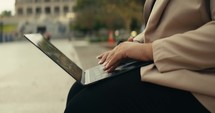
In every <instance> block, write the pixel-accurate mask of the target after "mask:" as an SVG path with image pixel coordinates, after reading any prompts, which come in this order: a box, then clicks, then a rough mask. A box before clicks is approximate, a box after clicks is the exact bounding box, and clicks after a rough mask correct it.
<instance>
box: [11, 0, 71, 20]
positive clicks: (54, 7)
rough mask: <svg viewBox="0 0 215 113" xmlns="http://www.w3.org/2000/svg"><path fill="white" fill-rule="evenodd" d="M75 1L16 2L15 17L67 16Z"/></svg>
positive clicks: (41, 0)
mask: <svg viewBox="0 0 215 113" xmlns="http://www.w3.org/2000/svg"><path fill="white" fill-rule="evenodd" d="M74 4H75V0H16V3H15V10H16V11H15V12H16V16H34V17H38V16H40V15H47V16H55V17H58V16H67V15H68V13H72V12H73V6H74Z"/></svg>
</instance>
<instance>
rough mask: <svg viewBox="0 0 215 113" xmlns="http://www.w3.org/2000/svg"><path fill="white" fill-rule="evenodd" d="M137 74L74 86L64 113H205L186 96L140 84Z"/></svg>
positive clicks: (195, 101)
mask: <svg viewBox="0 0 215 113" xmlns="http://www.w3.org/2000/svg"><path fill="white" fill-rule="evenodd" d="M139 70H140V69H136V70H133V71H130V72H127V73H126V74H124V75H120V76H117V77H113V78H110V79H106V80H104V81H101V82H98V83H96V84H93V85H89V86H82V85H80V84H78V83H75V84H74V85H73V86H72V88H71V90H70V92H69V95H68V100H67V107H66V110H65V113H208V111H207V109H205V108H204V107H203V106H202V105H201V103H199V102H198V100H196V98H195V97H194V96H193V95H192V94H191V93H189V92H186V91H182V90H178V89H173V88H169V87H164V86H159V85H155V84H151V83H146V82H142V81H140V74H139V73H140V71H139Z"/></svg>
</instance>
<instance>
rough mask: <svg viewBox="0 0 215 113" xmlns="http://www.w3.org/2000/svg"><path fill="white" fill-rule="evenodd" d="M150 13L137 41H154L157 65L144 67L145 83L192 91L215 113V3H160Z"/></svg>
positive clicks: (166, 0) (162, 0) (203, 0)
mask: <svg viewBox="0 0 215 113" xmlns="http://www.w3.org/2000/svg"><path fill="white" fill-rule="evenodd" d="M150 5H151V4H149V3H148V1H147V2H146V4H145V7H148V6H150ZM146 11H148V12H146ZM149 11H150V10H145V12H144V13H145V14H147V13H148V14H150V16H149V18H145V20H148V23H147V25H146V28H145V30H144V31H143V32H142V33H141V34H139V35H138V36H137V37H136V38H135V40H137V41H142V42H145V43H147V42H153V43H152V46H153V55H154V56H153V57H154V64H152V65H149V66H146V67H142V68H141V76H142V80H143V81H146V82H151V83H155V84H160V85H164V86H168V87H173V88H178V89H182V90H187V91H190V92H192V93H193V95H194V96H195V97H196V98H197V99H198V100H199V101H200V102H201V103H202V104H203V105H204V106H205V107H206V108H207V109H208V110H209V111H211V112H213V113H215V0H157V1H156V2H155V4H154V7H153V8H152V10H151V13H150V12H149ZM145 17H147V15H146V16H145Z"/></svg>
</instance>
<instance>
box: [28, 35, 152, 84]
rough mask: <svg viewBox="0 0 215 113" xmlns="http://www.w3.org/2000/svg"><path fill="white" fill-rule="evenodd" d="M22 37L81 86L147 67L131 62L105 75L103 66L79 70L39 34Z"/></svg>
mask: <svg viewBox="0 0 215 113" xmlns="http://www.w3.org/2000/svg"><path fill="white" fill-rule="evenodd" d="M24 37H25V38H26V39H27V40H29V41H30V42H31V43H32V44H34V45H35V46H36V47H37V48H39V49H40V50H41V51H42V52H43V53H44V54H46V55H47V56H48V57H49V58H50V59H51V60H53V61H54V62H55V63H56V64H57V65H59V66H60V67H61V68H62V69H63V70H65V71H66V72H67V73H68V74H69V75H70V76H71V77H73V78H74V79H75V80H76V81H77V82H79V83H81V84H82V85H89V84H92V83H95V82H97V81H100V80H103V79H105V78H110V77H113V76H116V75H120V74H122V73H125V72H128V71H130V70H132V69H135V68H138V67H141V66H143V65H148V64H149V63H148V62H144V63H143V62H139V61H131V62H127V63H123V64H122V65H120V66H118V67H117V68H116V69H115V71H113V72H112V73H106V72H105V71H104V70H103V65H98V66H95V67H92V68H90V69H87V70H83V69H81V68H80V67H79V66H78V65H76V64H75V63H74V62H73V61H72V60H70V59H69V58H68V57H67V56H65V55H64V54H63V53H62V52H61V51H60V50H59V49H57V48H56V47H55V46H54V45H53V44H52V43H51V42H50V41H48V40H47V39H45V38H44V37H43V35H41V34H24Z"/></svg>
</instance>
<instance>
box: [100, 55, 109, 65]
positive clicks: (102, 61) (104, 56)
mask: <svg viewBox="0 0 215 113" xmlns="http://www.w3.org/2000/svg"><path fill="white" fill-rule="evenodd" d="M108 54H109V52H105V53H104V54H102V56H101V58H100V60H99V62H98V64H103V63H104V62H105V61H106V59H107V56H108Z"/></svg>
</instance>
